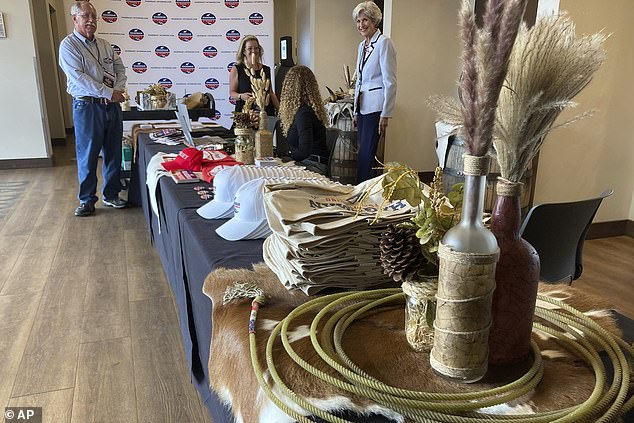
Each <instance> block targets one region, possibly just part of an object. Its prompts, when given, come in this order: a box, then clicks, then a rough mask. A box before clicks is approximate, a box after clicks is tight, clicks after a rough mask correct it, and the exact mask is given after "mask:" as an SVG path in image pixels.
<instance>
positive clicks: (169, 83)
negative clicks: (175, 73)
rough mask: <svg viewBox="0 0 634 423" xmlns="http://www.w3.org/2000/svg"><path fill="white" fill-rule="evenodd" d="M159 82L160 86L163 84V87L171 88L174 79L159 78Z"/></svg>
mask: <svg viewBox="0 0 634 423" xmlns="http://www.w3.org/2000/svg"><path fill="white" fill-rule="evenodd" d="M158 84H159V85H160V86H162V87H163V88H165V89H166V90H169V89H170V88H172V85H173V84H172V80H171V79H169V78H161V79H159V80H158Z"/></svg>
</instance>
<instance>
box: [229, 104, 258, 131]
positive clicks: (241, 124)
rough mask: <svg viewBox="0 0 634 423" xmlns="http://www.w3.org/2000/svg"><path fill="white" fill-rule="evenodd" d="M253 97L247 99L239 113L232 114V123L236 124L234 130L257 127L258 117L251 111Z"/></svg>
mask: <svg viewBox="0 0 634 423" xmlns="http://www.w3.org/2000/svg"><path fill="white" fill-rule="evenodd" d="M254 101H255V98H254V97H249V98H248V99H247V101H246V102H245V103H244V106H243V107H242V111H240V112H235V111H234V112H232V113H233V121H234V122H235V124H236V128H240V129H248V128H257V127H258V121H259V118H258V115H257V113H255V112H254V111H253V103H254Z"/></svg>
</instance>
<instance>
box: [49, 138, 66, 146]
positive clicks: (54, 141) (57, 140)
mask: <svg viewBox="0 0 634 423" xmlns="http://www.w3.org/2000/svg"><path fill="white" fill-rule="evenodd" d="M51 144H52V145H53V146H55V147H60V146H64V145H66V138H51Z"/></svg>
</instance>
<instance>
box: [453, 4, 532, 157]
mask: <svg viewBox="0 0 634 423" xmlns="http://www.w3.org/2000/svg"><path fill="white" fill-rule="evenodd" d="M526 3H527V0H489V1H488V2H487V7H486V11H485V13H484V17H483V22H484V23H483V26H482V28H478V27H477V26H476V21H475V14H474V12H473V5H472V4H471V2H470V1H468V0H464V1H463V2H462V8H461V10H460V24H461V25H460V27H461V29H462V42H463V55H462V63H463V68H462V76H461V81H460V84H459V88H458V92H459V97H460V110H461V114H462V116H463V119H462V121H463V126H462V128H463V132H464V139H465V144H466V150H467V152H468V153H469V154H471V155H473V156H485V155H486V154H487V153H488V151H489V148H490V147H491V142H492V133H493V125H494V122H495V111H496V109H497V102H498V97H499V94H500V90H501V89H502V84H503V83H504V77H505V75H506V70H507V67H508V63H509V57H510V55H511V50H512V48H513V43H514V42H515V37H516V36H517V33H518V30H519V26H520V22H521V20H522V16H523V15H524V9H525V8H526Z"/></svg>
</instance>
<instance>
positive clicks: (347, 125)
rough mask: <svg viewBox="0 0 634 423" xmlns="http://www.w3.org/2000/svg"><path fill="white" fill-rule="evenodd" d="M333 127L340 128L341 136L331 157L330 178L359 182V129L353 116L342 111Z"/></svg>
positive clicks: (348, 182)
mask: <svg viewBox="0 0 634 423" xmlns="http://www.w3.org/2000/svg"><path fill="white" fill-rule="evenodd" d="M333 127H334V128H337V129H339V136H338V137H337V140H336V141H335V146H334V149H333V152H332V156H331V159H330V178H331V179H332V180H334V181H337V182H341V183H342V184H352V185H356V184H357V180H358V179H357V153H358V151H359V149H358V145H357V131H356V129H355V128H354V125H353V123H352V116H351V114H348V113H340V114H339V116H337V119H336V121H335V122H334V123H333Z"/></svg>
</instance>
